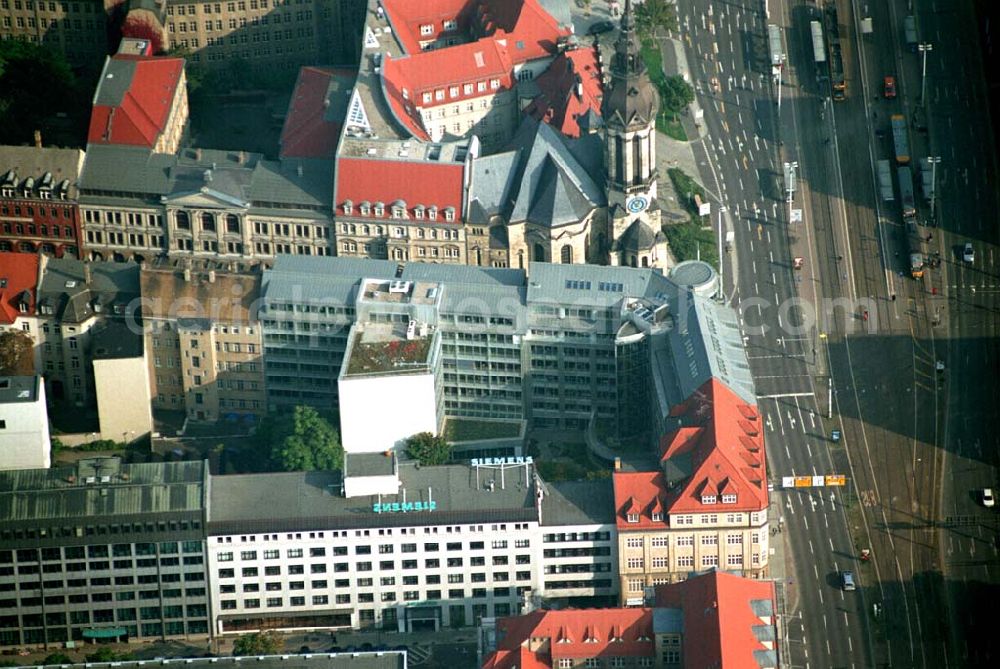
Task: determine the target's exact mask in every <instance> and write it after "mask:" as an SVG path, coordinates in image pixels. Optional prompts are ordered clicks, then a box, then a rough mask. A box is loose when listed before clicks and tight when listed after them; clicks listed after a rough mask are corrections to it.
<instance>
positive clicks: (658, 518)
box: [653, 511, 663, 523]
mask: <svg viewBox="0 0 1000 669" xmlns="http://www.w3.org/2000/svg"><path fill="white" fill-rule="evenodd" d="M653 522H654V523H660V522H663V513H661V512H659V511H654V512H653Z"/></svg>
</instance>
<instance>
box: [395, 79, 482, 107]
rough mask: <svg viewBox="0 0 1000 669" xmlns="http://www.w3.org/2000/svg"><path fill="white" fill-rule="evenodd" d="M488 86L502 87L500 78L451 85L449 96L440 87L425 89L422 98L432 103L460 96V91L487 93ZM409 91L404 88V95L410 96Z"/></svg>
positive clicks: (466, 93)
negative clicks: (459, 85) (430, 89)
mask: <svg viewBox="0 0 1000 669" xmlns="http://www.w3.org/2000/svg"><path fill="white" fill-rule="evenodd" d="M487 86H489V90H491V91H495V90H498V89H499V88H500V79H497V78H493V79H490V80H489V81H488V82H487V81H486V80H480V81H477V82H475V83H474V84H473V83H466V84H463V85H462V86H461V88H459V87H458V86H449V87H448V90H447V97H446V96H445V92H446V91H445V89H443V88H438V89H436V90H434V91H424V92H423V93H421V94H420V99H421V101H422V102H423V103H424V104H431V103H433V102H443V101H445V100H446V99H450V100H454V99H456V98H458V96H459V92H460V91H461V94H462V95H472V94H473V93H485V92H486V89H487ZM408 96H409V92H408V91H407V90H406V89H405V88H404V89H403V97H404V98H408Z"/></svg>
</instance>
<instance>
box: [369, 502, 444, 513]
mask: <svg viewBox="0 0 1000 669" xmlns="http://www.w3.org/2000/svg"><path fill="white" fill-rule="evenodd" d="M435 509H437V502H435V501H433V500H432V501H430V502H383V503H381V504H379V503H377V502H376V503H375V504H372V512H373V513H409V512H411V511H434V510H435Z"/></svg>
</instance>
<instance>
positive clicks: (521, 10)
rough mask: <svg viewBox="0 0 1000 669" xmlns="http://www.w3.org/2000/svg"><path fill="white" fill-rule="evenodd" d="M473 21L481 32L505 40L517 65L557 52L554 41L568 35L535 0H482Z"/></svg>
mask: <svg viewBox="0 0 1000 669" xmlns="http://www.w3.org/2000/svg"><path fill="white" fill-rule="evenodd" d="M475 21H476V23H477V24H478V26H479V29H480V30H481V31H482V33H483V34H486V35H492V36H493V37H494V38H495V39H498V40H501V41H506V42H507V45H506V46H507V49H508V50H509V51H510V58H511V60H513V61H514V63H516V64H520V63H524V62H526V61H529V60H534V59H536V58H544V57H545V56H550V55H553V54H555V53H556V41H557V40H558V39H559V38H560V37H567V36H569V35H570V30H569V28H560V27H559V24H558V23H557V22H556V20H555V19H554V18H553V17H552V15H551V14H549V13H548V12H547V11H545V9H543V8H542V6H541V5H540V4H539V3H538V0H521V1H520V2H517V1H516V0H482V2H481V3H480V5H479V7H478V8H477V9H476V18H475Z"/></svg>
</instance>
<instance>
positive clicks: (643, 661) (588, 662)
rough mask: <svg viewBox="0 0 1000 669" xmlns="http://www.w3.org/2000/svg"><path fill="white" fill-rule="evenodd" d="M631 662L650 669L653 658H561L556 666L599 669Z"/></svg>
mask: <svg viewBox="0 0 1000 669" xmlns="http://www.w3.org/2000/svg"><path fill="white" fill-rule="evenodd" d="M605 660H607V664H604V662H605ZM632 660H634V661H635V665H634V666H636V667H652V666H653V658H651V657H636V658H625V657H618V656H614V657H607V658H600V657H587V658H583V660H582V661H581V660H579V659H574V658H568V657H561V658H559V661H558V663H557V664H556V666H557V667H559V669H571V668H572V667H586V669H601V667H604V666H608V667H627V666H629V663H630V662H631V661H632ZM676 661H677V662H679V661H680V656H679V655H678V658H677V660H676Z"/></svg>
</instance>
